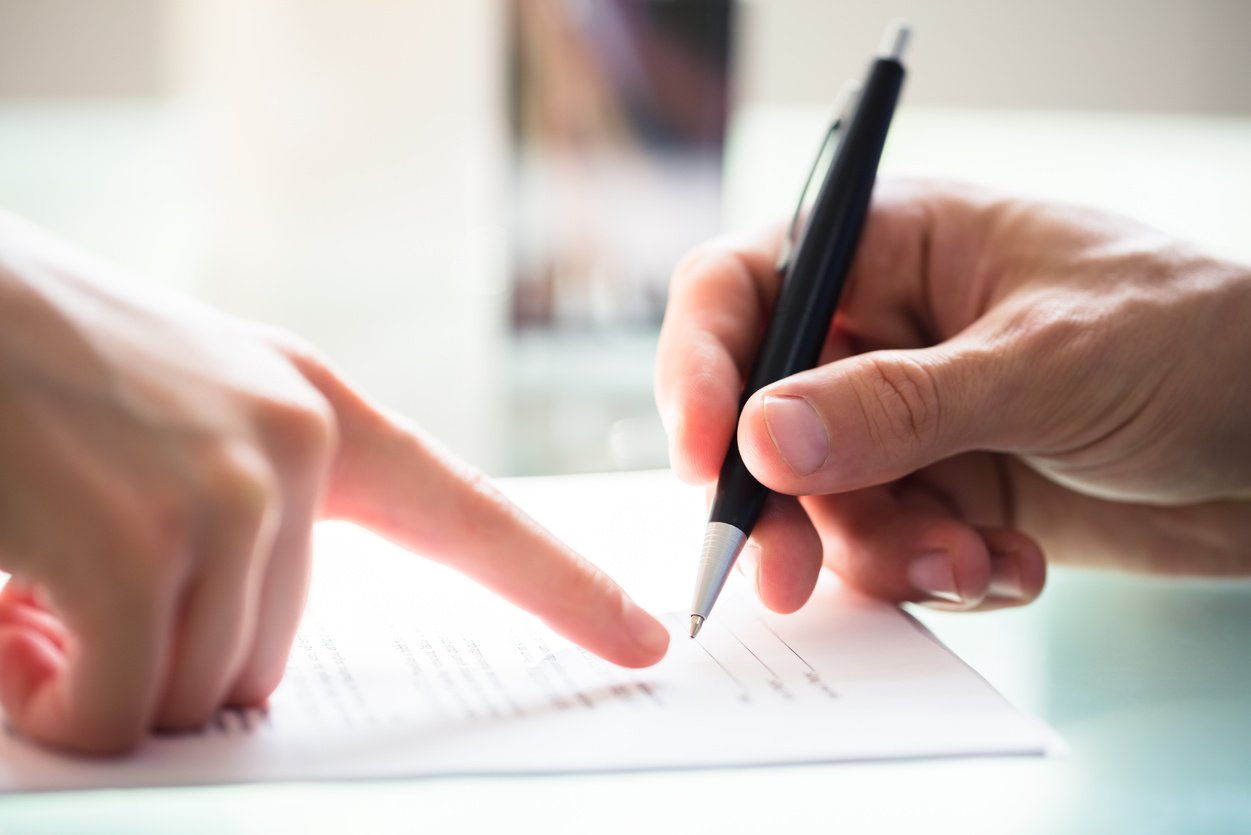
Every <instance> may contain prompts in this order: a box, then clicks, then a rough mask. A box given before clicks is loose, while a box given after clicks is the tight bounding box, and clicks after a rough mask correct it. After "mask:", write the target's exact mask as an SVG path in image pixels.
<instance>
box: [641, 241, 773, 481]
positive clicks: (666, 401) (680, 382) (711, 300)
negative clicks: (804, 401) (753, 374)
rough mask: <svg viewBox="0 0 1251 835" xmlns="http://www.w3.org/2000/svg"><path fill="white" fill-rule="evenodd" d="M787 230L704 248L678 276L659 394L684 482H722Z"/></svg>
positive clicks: (660, 357) (661, 348)
mask: <svg viewBox="0 0 1251 835" xmlns="http://www.w3.org/2000/svg"><path fill="white" fill-rule="evenodd" d="M782 231H783V230H782V228H781V227H780V226H779V227H776V228H773V229H770V230H768V231H766V232H764V233H762V234H760V235H758V236H757V237H755V238H751V239H731V238H721V239H718V240H714V241H710V242H709V243H706V244H703V245H702V246H700V247H699V248H697V249H695V250H693V251H692V252H691V253H690V254H689V255H687V256H686V257H685V258H683V259H682V262H681V263H680V264H679V265H678V267H677V269H676V270H675V271H674V276H673V281H672V283H671V285H670V288H669V301H668V304H667V306H666V308H665V318H664V323H663V324H662V325H661V328H660V341H659V344H658V345H657V350H656V373H655V382H654V385H655V395H656V405H657V408H658V409H659V410H660V417H661V420H662V421H663V422H664V425H665V430H666V432H667V433H668V435H669V449H670V455H669V459H670V463H671V465H672V466H673V469H674V471H675V472H676V473H677V474H678V476H679V477H681V478H682V479H684V480H686V481H689V482H692V483H695V484H702V483H706V482H709V481H712V480H713V479H714V478H716V475H717V470H718V469H719V468H720V466H721V459H722V458H723V457H724V456H725V451H726V448H727V447H728V446H729V443H730V437H731V436H732V435H733V433H734V427H735V422H736V420H737V416H738V401H739V395H740V394H741V390H742V385H743V378H744V377H745V376H746V373H747V366H748V364H749V363H750V362H751V358H752V355H753V353H754V352H755V348H756V344H757V343H758V342H759V340H760V334H761V329H762V328H763V326H764V322H765V317H766V316H767V315H768V311H769V309H770V308H771V307H772V305H773V299H774V298H775V297H776V295H777V291H778V284H779V276H778V272H777V269H776V264H775V262H776V259H777V252H778V247H779V246H780V245H781V240H782Z"/></svg>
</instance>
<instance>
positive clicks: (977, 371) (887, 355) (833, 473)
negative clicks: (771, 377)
mask: <svg viewBox="0 0 1251 835" xmlns="http://www.w3.org/2000/svg"><path fill="white" fill-rule="evenodd" d="M992 361H993V360H992V357H991V356H990V352H986V351H975V350H963V351H962V350H959V349H958V348H956V347H954V346H952V345H951V344H950V343H948V344H946V345H939V346H935V347H931V348H925V349H919V350H910V351H876V352H873V353H869V354H861V355H859V356H854V357H850V358H847V359H844V360H839V361H837V362H833V363H830V364H828V365H823V366H820V367H818V368H814V369H812V370H810V371H804V372H801V373H799V374H795V375H793V376H791V377H787V378H785V379H783V380H779V381H778V382H776V383H774V384H772V385H770V386H766V387H765V388H763V389H761V390H760V391H758V392H756V393H755V394H754V395H753V396H752V397H751V398H750V399H749V400H748V401H747V404H746V406H745V407H744V408H743V413H742V416H741V418H740V419H739V426H738V443H739V449H740V450H741V452H742V455H743V461H744V462H745V463H746V464H747V467H748V469H750V470H751V472H752V474H753V475H755V476H756V478H758V479H760V481H761V482H762V483H763V484H765V485H766V486H767V487H769V488H771V489H773V490H777V491H779V492H782V493H791V494H794V495H815V494H823V493H841V492H846V491H848V490H857V489H860V488H864V487H869V486H872V485H875V484H884V483H886V482H889V481H894V480H896V479H899V478H902V477H904V476H906V475H908V474H909V473H911V472H914V471H916V470H919V469H921V468H923V467H925V466H927V465H929V464H932V463H934V462H935V461H939V460H941V459H944V458H948V457H950V456H952V455H955V454H957V453H960V452H964V451H967V450H970V449H988V448H994V442H995V437H994V435H995V434H997V427H999V426H1002V425H1003V421H1004V417H1005V415H1004V409H1005V408H1009V407H1011V405H1012V400H1013V399H1015V398H1014V397H1013V396H1011V395H1010V392H1011V390H1012V389H1014V388H1015V386H1008V385H1004V386H996V382H995V379H994V375H995V374H996V373H1001V371H997V370H996V369H993V368H990V367H988V365H989V363H990V362H992ZM1003 382H1005V383H1006V381H1003ZM992 401H993V402H992ZM1000 401H1006V402H1000Z"/></svg>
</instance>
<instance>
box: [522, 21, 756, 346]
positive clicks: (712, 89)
mask: <svg viewBox="0 0 1251 835" xmlns="http://www.w3.org/2000/svg"><path fill="white" fill-rule="evenodd" d="M732 5H733V4H732V2H731V0H594V2H591V0H511V2H510V21H509V24H510V25H509V36H510V61H509V92H510V95H509V103H510V116H511V127H512V148H513V152H514V155H513V160H514V169H513V178H514V179H513V201H512V221H513V222H512V269H513V304H512V321H513V325H514V327H515V328H517V329H530V328H536V327H537V328H551V329H571V328H573V329H584V328H598V329H602V328H605V327H608V328H614V327H615V328H620V327H627V328H628V327H631V326H645V327H649V328H650V327H654V325H655V324H656V323H658V322H659V321H660V317H661V314H662V313H663V310H664V299H665V287H666V284H667V282H668V278H669V273H670V271H671V270H672V268H673V264H674V263H675V262H676V261H677V259H678V258H679V257H680V256H681V255H682V253H683V252H684V251H685V250H687V249H688V248H689V247H690V246H692V245H693V244H695V243H696V242H698V241H700V240H702V239H705V238H708V237H710V236H712V235H714V234H716V233H717V232H718V231H719V229H720V226H721V164H722V150H723V146H724V142H725V134H726V118H727V110H728V106H729V72H730V46H731V39H732V28H733V11H732Z"/></svg>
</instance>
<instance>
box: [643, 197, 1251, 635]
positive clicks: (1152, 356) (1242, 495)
mask: <svg viewBox="0 0 1251 835" xmlns="http://www.w3.org/2000/svg"><path fill="white" fill-rule="evenodd" d="M780 237H781V230H780V229H778V230H772V231H769V232H767V233H763V234H761V235H759V236H757V237H754V238H751V239H723V240H718V241H714V242H711V243H709V244H706V245H704V246H702V247H700V248H698V249H697V250H695V251H694V252H692V253H691V254H690V255H689V256H688V257H687V258H686V259H685V260H684V261H683V262H682V263H681V264H680V266H679V267H678V268H677V271H676V273H675V275H674V278H673V283H672V287H671V290H670V303H669V307H668V310H667V312H666V315H665V321H664V325H663V328H662V331H661V338H660V346H659V351H658V358H657V365H656V381H655V384H656V400H657V403H658V405H659V408H660V413H661V416H662V418H663V420H664V423H665V426H666V428H667V431H668V433H669V440H670V451H671V460H672V463H673V466H674V469H675V470H676V471H677V472H678V474H679V475H681V476H682V477H683V478H684V479H685V480H687V481H690V482H692V483H697V484H711V483H713V482H714V481H715V479H716V475H717V471H718V469H719V466H720V462H721V459H722V457H723V455H724V453H725V450H726V447H727V445H728V443H729V439H730V436H731V433H733V432H737V437H738V442H739V445H740V448H741V450H742V454H743V457H744V461H745V462H746V464H747V466H748V467H749V468H750V469H751V471H752V473H753V474H754V475H755V476H756V477H757V478H758V479H760V481H761V482H763V483H764V484H765V485H767V486H768V487H770V488H771V489H773V490H775V491H777V492H778V493H780V494H784V495H782V496H776V497H772V498H771V499H770V500H769V502H768V503H767V504H766V511H765V513H764V515H763V517H762V519H761V521H760V522H759V523H758V525H757V527H756V529H755V531H754V532H753V536H752V539H753V540H754V546H753V547H751V548H749V553H748V554H747V557H748V559H747V567H746V569H745V570H747V571H749V572H750V573H752V574H754V575H755V576H756V581H757V585H758V588H759V591H760V595H761V597H762V599H763V600H764V602H765V603H766V604H767V605H769V606H771V607H772V608H774V609H776V610H779V611H791V610H793V609H796V608H798V607H799V606H800V605H802V604H803V603H804V601H806V600H807V598H808V596H809V594H810V592H811V590H812V587H813V584H814V582H815V579H816V576H817V573H818V571H819V570H820V567H821V566H822V565H825V566H828V567H830V568H832V569H834V570H835V571H836V572H838V573H839V574H840V575H841V576H842V577H843V578H844V579H845V580H846V581H847V582H849V583H850V584H852V585H854V586H856V587H858V588H860V589H862V590H864V591H866V592H869V593H870V594H873V595H876V596H879V597H882V598H885V599H888V600H895V601H905V600H910V601H920V602H926V603H929V604H932V605H936V606H938V607H940V608H950V609H961V610H974V609H992V608H997V607H1002V606H1013V605H1020V604H1023V603H1028V602H1029V601H1031V600H1033V599H1034V598H1035V597H1037V595H1038V594H1039V593H1040V592H1041V590H1042V587H1043V584H1044V579H1045V575H1046V564H1047V561H1048V560H1051V561H1060V562H1068V563H1075V564H1081V565H1088V566H1097V567H1108V568H1120V569H1131V570H1139V571H1146V572H1153V573H1159V574H1168V575H1243V574H1248V573H1251V548H1248V546H1247V543H1248V542H1251V502H1248V501H1247V497H1248V496H1251V422H1249V421H1248V420H1247V417H1246V416H1247V415H1248V414H1251V383H1249V382H1248V381H1247V380H1246V379H1245V374H1244V373H1243V370H1244V369H1245V368H1246V363H1247V356H1248V355H1249V354H1251V336H1248V334H1249V333H1251V331H1248V329H1247V327H1246V322H1248V321H1251V319H1249V318H1248V317H1249V316H1251V270H1249V269H1248V268H1247V267H1245V266H1240V265H1236V264H1230V263H1225V262H1221V261H1219V260H1216V259H1214V258H1211V257H1208V256H1206V255H1204V254H1203V253H1200V252H1197V251H1195V250H1193V249H1191V248H1189V247H1187V246H1185V245H1184V244H1182V243H1179V242H1177V241H1175V240H1172V239H1170V238H1168V237H1167V236H1164V235H1162V234H1160V233H1158V232H1155V231H1153V230H1151V229H1147V228H1144V227H1142V226H1139V225H1137V224H1135V223H1132V222H1130V221H1128V220H1124V219H1121V218H1116V217H1111V216H1108V215H1105V214H1101V213H1097V212H1093V211H1089V210H1084V209H1080V208H1075V207H1069V206H1058V205H1050V204H1043V203H1038V202H1033V201H1029V200H1023V199H1018V198H1013V197H1008V196H1005V195H1000V194H994V193H988V192H984V191H978V190H974V189H970V188H965V187H959V186H953V185H948V184H938V183H927V182H881V183H879V184H878V186H877V189H876V191H875V195H874V200H873V204H872V207H871V210H870V215H869V218H868V221H867V223H866V227H865V230H864V233H863V237H862V239H861V243H860V246H859V248H858V250H857V254H856V257H855V262H854V264H853V267H852V271H851V274H850V276H849V282H848V285H847V286H846V288H845V291H844V295H843V298H842V301H841V304H840V308H839V313H838V315H837V316H836V318H835V322H834V324H833V326H832V328H831V330H830V333H829V337H828V340H827V344H826V346H825V349H824V355H823V357H822V360H821V363H820V365H819V366H818V367H817V368H815V369H813V370H810V371H806V372H803V373H800V374H796V375H794V376H792V377H789V378H787V379H784V380H781V381H779V382H777V383H775V384H773V385H771V386H768V387H766V388H765V389H763V390H762V391H760V392H758V393H756V394H754V395H753V396H752V397H751V398H750V399H749V400H748V401H747V404H746V406H745V408H744V409H743V412H742V416H741V418H739V419H737V420H736V412H737V405H738V400H739V396H740V390H741V386H742V381H743V379H744V377H745V376H746V371H747V369H748V364H749V363H750V361H751V358H752V357H753V355H754V351H755V348H756V345H757V343H758V340H759V337H760V333H761V330H762V328H763V324H764V322H765V320H766V317H767V313H768V310H769V308H770V306H771V305H772V303H773V300H774V298H775V297H776V295H777V291H778V284H779V278H778V275H777V273H776V270H775V267H774V263H775V260H776V254H777V251H778V248H779V243H780ZM793 497H799V498H793Z"/></svg>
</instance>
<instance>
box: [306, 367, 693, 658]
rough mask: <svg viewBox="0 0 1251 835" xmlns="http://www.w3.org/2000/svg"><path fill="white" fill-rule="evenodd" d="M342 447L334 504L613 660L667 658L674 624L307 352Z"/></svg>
mask: <svg viewBox="0 0 1251 835" xmlns="http://www.w3.org/2000/svg"><path fill="white" fill-rule="evenodd" d="M297 364H299V365H300V366H301V370H302V371H303V372H304V373H305V375H306V376H307V377H308V378H309V380H310V382H312V383H313V385H315V386H316V387H317V388H318V389H320V390H321V392H322V394H323V395H324V396H325V397H326V399H327V400H328V401H329V402H330V404H331V406H332V408H333V409H334V410H335V412H336V415H337V417H338V420H339V431H340V445H339V452H338V456H337V459H336V461H335V464H334V473H333V475H332V478H331V483H330V486H329V493H328V496H327V508H326V509H327V512H328V513H329V514H330V515H332V516H336V517H339V518H344V519H348V520H351V521H354V522H359V523H361V524H364V525H366V526H368V527H369V528H371V529H373V530H374V531H376V532H378V533H380V534H382V535H383V536H385V537H387V538H388V539H391V540H392V541H394V542H396V543H398V544H400V545H403V546H404V547H406V548H409V549H411V550H413V551H416V552H417V553H420V554H423V555H425V556H428V557H430V558H432V559H435V560H438V561H440V562H444V563H446V564H448V565H450V566H452V567H454V568H456V569H457V570H458V571H461V572H462V573H464V574H466V575H468V576H469V577H471V578H473V579H474V580H476V581H478V582H479V583H481V584H482V585H484V586H486V587H487V588H489V589H491V590H492V591H494V592H496V593H497V594H499V595H500V596H502V597H504V598H506V599H507V600H509V601H511V602H513V603H515V604H516V605H518V606H520V607H522V608H524V609H527V610H528V611H530V612H532V613H534V614H535V615H537V616H538V617H539V618H541V619H542V620H543V621H544V622H545V623H547V624H548V625H549V626H550V627H552V629H554V630H555V631H557V632H559V633H560V634H562V635H564V636H565V637H567V638H569V639H570V640H572V641H575V642H577V643H578V644H580V645H582V646H583V647H585V648H586V649H588V650H590V651H591V652H594V653H595V654H596V655H599V656H601V657H603V658H605V659H607V660H609V661H612V662H614V663H617V664H621V665H623V666H627V667H644V666H647V665H649V664H654V663H655V662H656V661H659V660H660V658H661V657H662V656H663V655H664V653H665V650H666V649H667V648H668V645H669V633H668V631H667V630H666V629H665V627H664V626H662V625H661V624H660V622H659V621H657V620H656V619H654V618H653V617H652V616H651V615H649V614H647V613H646V612H645V611H643V610H642V609H641V608H639V606H638V605H637V604H635V603H634V601H632V600H631V599H630V598H629V597H628V596H627V595H626V594H625V592H624V591H622V589H621V588H620V587H619V586H618V585H617V584H616V583H614V582H613V581H612V580H611V579H610V578H609V577H608V575H606V574H605V573H604V572H602V571H601V570H599V569H598V568H596V567H595V566H594V565H592V564H591V563H590V562H588V561H587V560H585V559H583V558H582V557H580V556H579V555H578V554H576V553H574V552H573V550H572V549H570V548H569V547H568V546H566V545H565V544H564V543H562V542H560V541H559V540H557V539H556V538H555V537H554V536H553V535H552V534H550V533H549V532H548V531H546V530H545V529H544V528H543V527H541V526H540V525H539V524H538V523H537V522H535V521H534V520H532V519H531V518H530V517H529V516H527V515H526V514H525V513H524V512H522V511H521V510H520V509H519V508H518V507H516V506H515V505H514V504H512V503H511V502H509V501H508V500H507V499H506V498H505V497H504V496H503V494H502V493H500V492H499V490H497V489H496V488H495V486H494V485H492V484H491V482H490V481H489V480H488V479H487V478H486V477H485V476H483V475H482V474H481V473H479V472H477V471H476V470H474V469H473V468H471V467H469V466H468V465H466V464H464V463H461V462H460V461H457V460H456V459H455V458H454V457H453V456H452V455H450V454H449V453H448V452H447V451H445V450H443V449H442V448H441V447H440V446H439V445H438V444H437V443H436V442H435V441H434V440H433V439H431V438H429V437H428V436H426V435H425V434H424V433H422V432H421V431H420V430H418V429H416V428H415V427H412V426H409V425H408V424H407V423H406V422H404V421H403V420H401V419H399V418H397V417H394V416H391V415H387V414H385V413H383V412H381V411H380V410H378V409H376V408H375V407H373V406H372V405H371V404H369V403H368V402H366V401H365V400H364V399H363V398H362V397H361V396H360V395H358V394H357V393H356V392H354V391H353V390H352V389H351V388H349V387H348V386H347V385H346V384H345V383H343V382H342V381H341V380H339V379H338V378H337V377H336V376H335V375H334V374H333V373H332V372H330V371H329V370H328V369H326V368H325V367H324V366H322V365H321V364H320V363H315V362H313V361H311V360H309V359H308V358H304V359H303V360H297Z"/></svg>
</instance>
